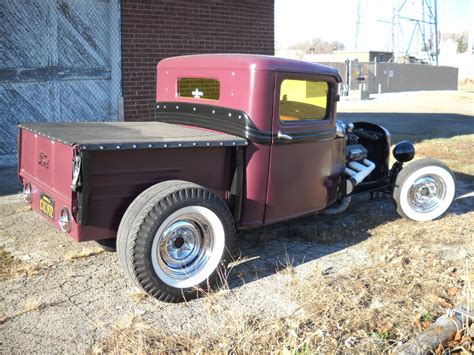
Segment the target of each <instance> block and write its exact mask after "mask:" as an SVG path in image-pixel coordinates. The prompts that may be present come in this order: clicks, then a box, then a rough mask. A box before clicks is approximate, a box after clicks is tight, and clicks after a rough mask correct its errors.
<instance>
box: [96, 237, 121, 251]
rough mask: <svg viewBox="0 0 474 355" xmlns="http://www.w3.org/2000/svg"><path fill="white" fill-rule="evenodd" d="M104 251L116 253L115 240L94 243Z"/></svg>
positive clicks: (101, 240)
mask: <svg viewBox="0 0 474 355" xmlns="http://www.w3.org/2000/svg"><path fill="white" fill-rule="evenodd" d="M95 242H96V243H97V244H99V245H100V247H101V248H102V249H104V250H105V251H108V252H111V253H114V252H116V251H117V238H110V239H100V240H96V241H95Z"/></svg>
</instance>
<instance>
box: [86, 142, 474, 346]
mask: <svg viewBox="0 0 474 355" xmlns="http://www.w3.org/2000/svg"><path fill="white" fill-rule="evenodd" d="M417 150H418V152H419V154H420V155H421V156H431V157H435V158H438V159H441V160H444V161H445V162H446V163H447V164H448V165H449V166H450V167H451V168H452V169H453V170H455V171H456V172H457V173H460V174H461V175H462V178H463V179H465V180H468V181H472V180H470V178H471V177H472V176H473V175H474V170H472V169H474V160H473V159H474V136H473V135H466V136H458V137H454V138H451V139H449V140H445V139H436V140H431V141H424V142H422V143H420V144H418V145H417ZM380 213H384V212H383V211H380ZM373 214H377V208H376V207H375V208H372V210H370V211H369V212H365V214H364V213H362V212H361V213H360V215H358V216H356V219H355V220H356V222H354V223H353V225H352V226H351V228H350V230H349V231H347V228H346V233H352V234H353V235H354V239H355V240H360V233H361V232H360V228H359V227H361V226H362V225H364V224H365V225H367V226H368V227H366V233H367V234H368V235H370V236H371V237H370V238H369V239H367V240H364V241H362V242H361V243H360V245H361V246H362V247H363V248H364V249H365V250H366V251H367V253H368V255H369V261H368V262H367V264H366V265H365V266H364V267H354V268H352V269H351V270H350V272H342V273H338V272H335V273H327V272H325V270H324V269H315V270H314V271H313V272H311V273H309V276H305V277H302V276H299V274H298V272H296V269H295V267H293V266H292V265H291V264H292V263H291V259H290V258H289V257H288V256H287V257H286V259H285V261H284V263H283V264H282V265H281V268H280V269H282V270H281V272H280V273H281V274H282V275H283V276H284V277H287V278H289V279H290V281H289V282H288V285H287V290H286V291H282V292H290V295H291V299H292V300H293V301H294V302H296V303H297V304H298V305H299V308H298V310H297V311H296V312H294V313H293V314H291V315H290V316H289V317H282V318H275V317H271V316H269V315H266V314H264V313H262V312H254V313H252V312H250V311H248V310H246V309H245V308H244V307H242V308H239V309H236V308H235V307H231V306H230V305H231V304H232V302H224V301H223V300H225V299H227V300H229V299H232V298H233V297H238V295H236V293H234V292H232V291H231V290H228V289H227V290H225V291H224V292H217V293H211V294H209V295H207V296H206V298H205V299H204V302H205V303H206V305H207V306H206V312H205V314H202V315H201V316H202V317H201V318H200V319H201V320H200V322H201V324H199V326H197V327H196V330H195V331H194V332H181V333H179V334H177V333H176V332H171V331H170V330H168V329H166V328H163V327H160V326H156V325H155V324H154V323H153V322H152V321H150V320H147V319H143V318H141V317H140V316H136V315H135V316H133V315H132V316H130V317H128V318H127V321H126V322H122V323H120V324H117V325H115V326H114V327H113V328H112V330H111V333H110V336H108V337H106V338H105V339H103V341H101V342H100V343H98V344H97V345H96V346H95V348H94V351H96V352H112V353H123V352H125V353H128V352H133V353H148V352H154V353H156V352H188V353H215V352H218V353H229V352H235V353H254V352H255V353H260V352H265V353H269V352H273V353H288V352H292V353H307V354H309V353H315V352H333V353H334V352H374V353H390V352H391V351H393V350H394V349H395V347H396V346H398V344H400V343H402V342H406V341H407V340H409V339H412V338H413V337H414V336H415V335H416V334H417V333H419V332H420V331H422V330H424V329H426V328H427V327H428V326H429V325H431V324H432V323H433V322H434V321H436V319H437V318H438V317H439V316H441V315H443V314H444V313H445V311H446V309H448V308H452V307H455V306H456V305H459V304H466V303H468V304H470V302H471V303H472V302H473V301H474V300H473V299H472V297H473V294H474V290H473V289H472V285H473V284H474V272H473V270H472V265H471V262H466V259H465V258H464V257H463V255H465V256H466V258H467V259H469V258H471V259H469V260H472V257H473V255H474V211H473V210H469V209H468V210H465V211H464V212H462V213H460V214H453V213H451V214H448V215H446V216H444V217H443V218H441V219H439V220H436V221H432V222H425V223H416V222H411V221H407V220H403V219H397V220H391V218H387V219H386V220H385V222H381V223H373V220H374V219H376V218H377V216H375V215H373ZM382 220H383V218H382ZM333 233H336V234H337V233H338V230H333ZM457 251H458V252H457ZM235 264H236V265H238V262H236V263H235ZM306 275H308V273H306ZM269 297H272V295H269ZM191 306H192V305H191ZM471 307H472V305H471ZM471 310H472V308H471ZM265 312H266V310H265ZM463 339H468V342H471V341H472V339H471V338H469V337H468V336H467V335H465V337H464V338H463ZM468 346H472V345H469V344H468Z"/></svg>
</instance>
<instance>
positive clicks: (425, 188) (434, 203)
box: [408, 176, 446, 213]
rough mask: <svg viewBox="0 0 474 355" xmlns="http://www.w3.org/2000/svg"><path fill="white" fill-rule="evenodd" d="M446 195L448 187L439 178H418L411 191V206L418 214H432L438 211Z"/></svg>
mask: <svg viewBox="0 0 474 355" xmlns="http://www.w3.org/2000/svg"><path fill="white" fill-rule="evenodd" d="M445 195H446V185H445V183H444V181H443V180H442V179H441V178H439V177H437V176H423V177H420V178H418V179H417V180H416V181H415V182H414V184H413V185H412V187H411V188H410V191H409V199H408V201H409V203H410V206H411V207H412V208H413V209H414V210H415V211H417V212H424V213H427V212H431V211H433V210H434V209H436V208H437V207H438V206H439V205H440V203H441V202H442V201H443V199H444V197H445Z"/></svg>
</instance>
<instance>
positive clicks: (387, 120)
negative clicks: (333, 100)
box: [338, 112, 474, 143]
mask: <svg viewBox="0 0 474 355" xmlns="http://www.w3.org/2000/svg"><path fill="white" fill-rule="evenodd" d="M338 118H339V119H342V120H344V121H352V122H358V121H367V122H371V123H375V124H379V125H381V126H383V127H385V128H387V129H388V130H389V132H390V134H391V135H392V137H394V139H392V143H396V141H397V140H399V139H403V140H410V141H412V142H413V143H418V142H421V141H423V140H426V139H434V138H451V137H454V136H459V135H466V134H474V125H473V124H472V120H473V116H469V115H460V114H453V113H400V112H380V113H378V112H342V113H339V114H338Z"/></svg>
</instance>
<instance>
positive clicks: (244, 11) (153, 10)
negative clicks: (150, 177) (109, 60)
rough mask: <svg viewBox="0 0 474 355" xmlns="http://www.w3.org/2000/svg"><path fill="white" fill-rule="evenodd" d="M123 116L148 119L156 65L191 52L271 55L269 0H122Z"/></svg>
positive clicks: (271, 4)
mask: <svg viewBox="0 0 474 355" xmlns="http://www.w3.org/2000/svg"><path fill="white" fill-rule="evenodd" d="M121 10H122V76H123V97H124V108H125V119H126V120H149V119H152V118H153V113H154V101H155V100H154V98H155V85H156V64H157V63H158V61H160V60H161V59H163V58H166V57H172V56H177V55H185V54H196V53H254V54H270V55H273V53H274V24H273V12H274V11H273V0H250V1H249V0H247V1H238V0H232V1H226V0H214V1H195V0H194V1H193V0H181V1H137V0H123V1H122V7H121Z"/></svg>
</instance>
